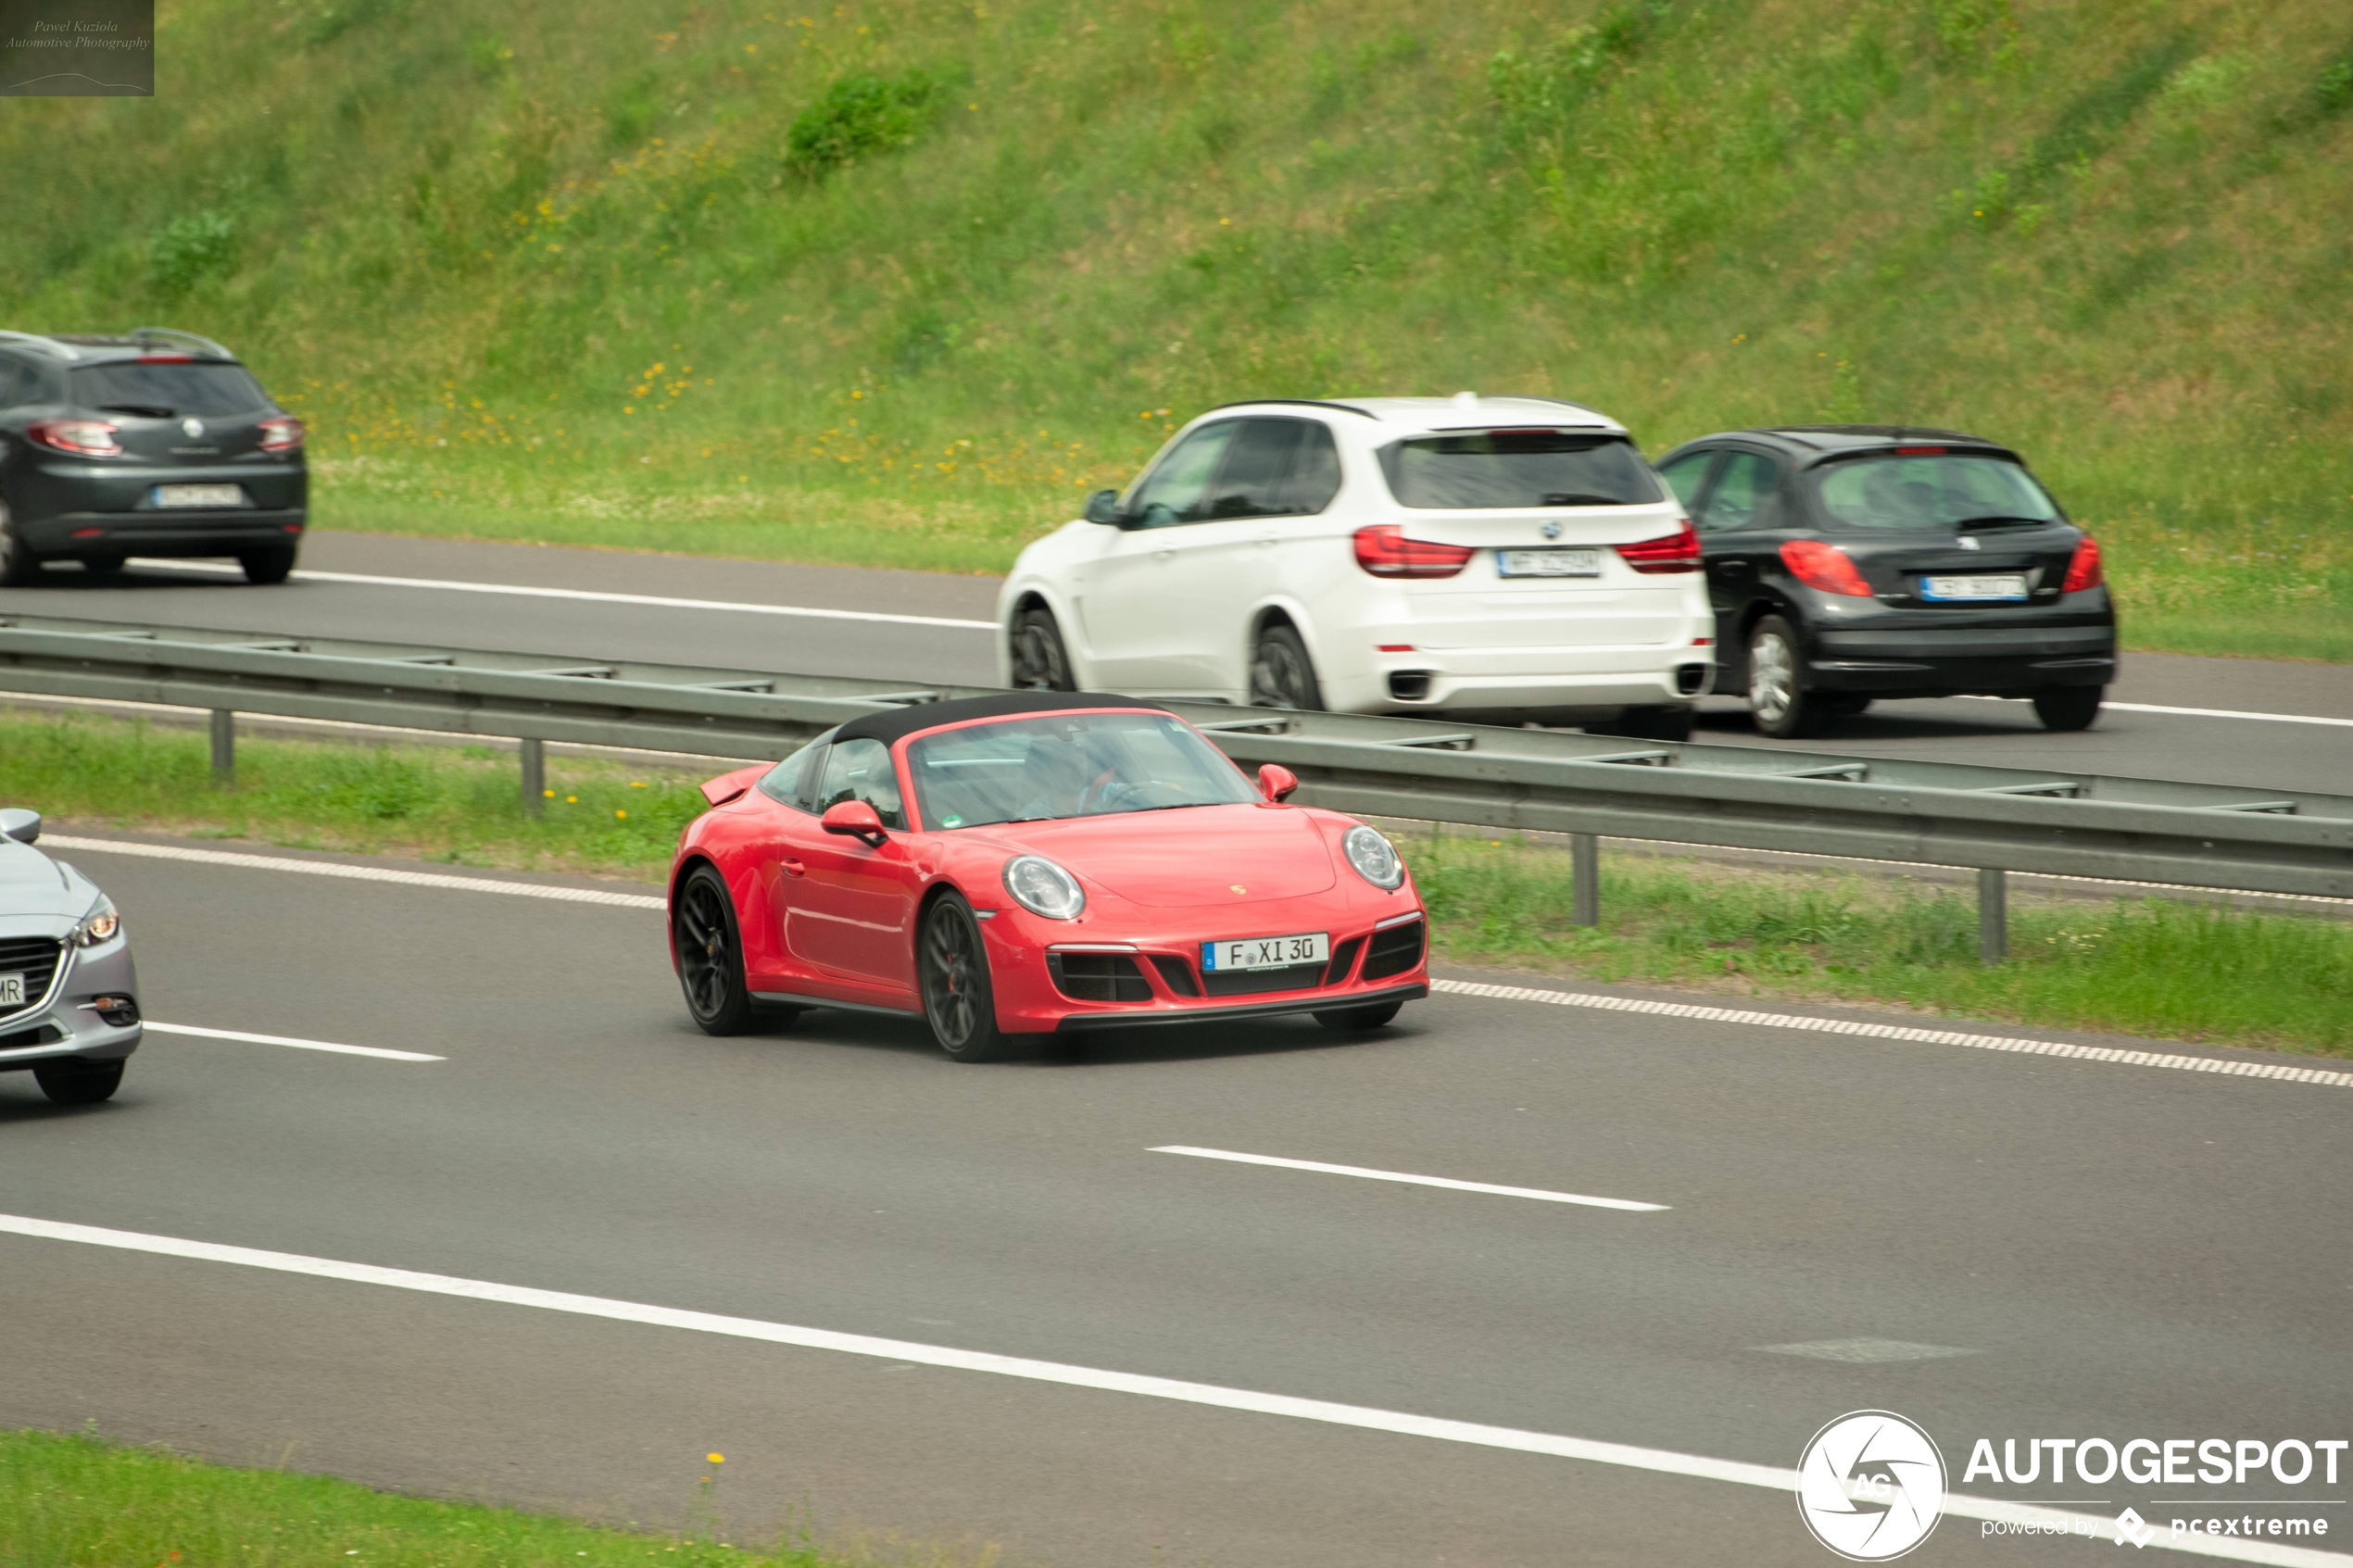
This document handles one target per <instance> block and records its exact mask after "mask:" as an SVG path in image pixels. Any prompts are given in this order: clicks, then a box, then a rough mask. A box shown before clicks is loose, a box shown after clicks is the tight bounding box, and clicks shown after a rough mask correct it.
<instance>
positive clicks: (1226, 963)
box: [1201, 931, 1332, 974]
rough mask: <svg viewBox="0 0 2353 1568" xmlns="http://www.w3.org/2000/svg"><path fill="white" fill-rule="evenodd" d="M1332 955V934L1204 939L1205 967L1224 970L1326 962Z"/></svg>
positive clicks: (1217, 971) (1321, 932) (1206, 968)
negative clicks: (1220, 940)
mask: <svg viewBox="0 0 2353 1568" xmlns="http://www.w3.org/2000/svg"><path fill="white" fill-rule="evenodd" d="M1331 956H1332V938H1331V934H1330V933H1329V932H1327V931H1317V932H1311V933H1310V934H1308V935H1304V936H1247V937H1244V938H1243V939H1242V940H1240V941H1239V942H1204V943H1202V945H1201V967H1202V971H1203V972H1207V973H1213V974H1224V973H1226V972H1227V971H1229V970H1236V969H1289V968H1290V967H1291V966H1292V965H1293V964H1311V963H1323V962H1324V961H1326V960H1328V959H1329V958H1330V957H1331Z"/></svg>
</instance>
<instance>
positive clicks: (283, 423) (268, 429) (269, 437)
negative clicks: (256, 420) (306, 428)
mask: <svg viewBox="0 0 2353 1568" xmlns="http://www.w3.org/2000/svg"><path fill="white" fill-rule="evenodd" d="M303 434H304V432H303V428H302V421H301V420H297V419H296V418H295V417H294V416H293V415H292V414H272V415H271V417H270V418H268V419H266V420H262V421H261V449H262V450H263V451H265V452H296V451H300V450H301V449H302V437H303Z"/></svg>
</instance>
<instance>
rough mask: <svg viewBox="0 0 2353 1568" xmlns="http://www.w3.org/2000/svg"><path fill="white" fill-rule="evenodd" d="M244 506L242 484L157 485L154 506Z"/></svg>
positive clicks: (243, 487)
mask: <svg viewBox="0 0 2353 1568" xmlns="http://www.w3.org/2000/svg"><path fill="white" fill-rule="evenodd" d="M156 505H157V506H158V507H242V506H244V505H245V486H244V485H242V484H158V485H157V486H156Z"/></svg>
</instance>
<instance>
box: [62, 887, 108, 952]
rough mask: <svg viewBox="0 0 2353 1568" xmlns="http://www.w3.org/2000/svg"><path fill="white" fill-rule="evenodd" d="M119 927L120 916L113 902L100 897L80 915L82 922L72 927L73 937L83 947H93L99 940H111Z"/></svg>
mask: <svg viewBox="0 0 2353 1568" xmlns="http://www.w3.org/2000/svg"><path fill="white" fill-rule="evenodd" d="M52 929H55V928H54V927H53V928H52ZM121 929H122V917H121V916H120V915H119V914H117V913H115V908H114V905H113V904H111V903H109V902H108V901H107V900H106V899H104V898H101V899H99V900H98V902H97V904H96V905H95V906H94V908H93V909H91V911H90V912H89V913H88V914H86V915H84V916H82V923H81V924H80V925H77V926H75V927H74V928H73V939H74V940H75V941H76V942H78V943H80V944H81V945H82V946H83V947H96V946H97V945H98V944H99V943H101V942H111V941H113V940H114V937H115V933H117V932H119V931H120V930H121Z"/></svg>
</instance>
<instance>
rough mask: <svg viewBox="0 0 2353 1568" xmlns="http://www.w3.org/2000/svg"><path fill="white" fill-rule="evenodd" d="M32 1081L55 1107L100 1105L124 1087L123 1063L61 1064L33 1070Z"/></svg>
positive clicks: (84, 1062)
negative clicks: (39, 1086)
mask: <svg viewBox="0 0 2353 1568" xmlns="http://www.w3.org/2000/svg"><path fill="white" fill-rule="evenodd" d="M32 1081H33V1082H34V1083H36V1084H38V1085H41V1092H42V1093H43V1094H44V1095H47V1096H48V1097H49V1099H50V1102H51V1103H52V1104H55V1105H97V1104H99V1103H101V1102H103V1101H105V1100H108V1099H112V1098H114V1092H115V1090H117V1089H119V1088H120V1087H121V1086H122V1063H121V1062H120V1061H60V1062H56V1063H53V1064H51V1065H49V1066H46V1067H36V1068H34V1069H33V1070H32Z"/></svg>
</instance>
